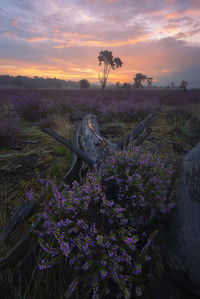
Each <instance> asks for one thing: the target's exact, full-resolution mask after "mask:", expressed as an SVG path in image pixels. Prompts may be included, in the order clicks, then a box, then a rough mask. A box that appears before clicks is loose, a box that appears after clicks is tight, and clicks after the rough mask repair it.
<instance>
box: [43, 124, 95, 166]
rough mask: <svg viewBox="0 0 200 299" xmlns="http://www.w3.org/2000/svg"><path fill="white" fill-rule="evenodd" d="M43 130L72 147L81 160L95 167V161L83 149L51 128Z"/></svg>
mask: <svg viewBox="0 0 200 299" xmlns="http://www.w3.org/2000/svg"><path fill="white" fill-rule="evenodd" d="M42 131H43V132H45V133H47V134H49V135H50V136H51V137H53V138H55V139H56V140H57V141H59V142H61V143H62V144H64V145H65V146H66V147H68V148H70V150H71V151H72V152H74V153H75V154H76V155H77V156H78V157H79V158H80V159H81V160H83V162H85V163H86V164H87V165H88V166H89V167H90V168H91V169H92V168H93V166H94V161H93V160H92V159H90V157H88V155H86V154H85V153H84V152H83V151H82V150H80V149H78V148H75V147H74V146H73V144H72V143H71V142H70V141H69V140H67V139H65V138H63V137H62V136H60V135H59V134H57V133H56V132H55V131H54V130H52V129H50V128H44V129H42Z"/></svg>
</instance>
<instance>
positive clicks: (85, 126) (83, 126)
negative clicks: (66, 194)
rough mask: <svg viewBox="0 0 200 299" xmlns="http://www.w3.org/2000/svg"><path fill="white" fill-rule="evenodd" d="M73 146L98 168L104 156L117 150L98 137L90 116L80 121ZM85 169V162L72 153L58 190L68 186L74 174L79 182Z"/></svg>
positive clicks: (93, 121) (86, 166) (96, 126)
mask: <svg viewBox="0 0 200 299" xmlns="http://www.w3.org/2000/svg"><path fill="white" fill-rule="evenodd" d="M73 146H74V148H76V149H78V150H79V151H83V152H84V153H85V155H87V156H88V157H89V158H90V159H91V160H92V161H93V163H94V164H97V167H98V166H100V164H101V161H102V159H103V157H104V156H105V155H107V154H109V153H111V152H113V150H116V149H117V147H116V145H115V144H113V143H111V142H109V141H108V140H107V139H106V138H104V137H102V136H101V135H100V132H99V127H98V124H97V121H96V116H94V115H92V114H87V115H85V117H84V118H83V120H82V121H81V123H80V125H79V127H78V130H77V132H76V135H75V138H74V144H73ZM79 158H80V156H79ZM80 162H81V163H80ZM87 169H88V163H87V161H85V160H82V161H80V160H79V159H77V158H76V155H75V153H74V155H73V159H72V164H71V167H70V169H69V171H68V172H67V173H66V174H65V176H64V178H63V180H62V182H61V184H60V187H59V190H60V191H61V190H62V188H63V184H64V183H68V184H69V183H71V182H72V176H73V177H74V174H76V175H77V176H76V179H77V180H81V178H82V177H83V176H84V173H85V172H86V171H87Z"/></svg>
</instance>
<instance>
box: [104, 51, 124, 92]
mask: <svg viewBox="0 0 200 299" xmlns="http://www.w3.org/2000/svg"><path fill="white" fill-rule="evenodd" d="M98 60H99V65H100V66H101V64H102V63H103V73H102V74H101V75H100V74H98V76H99V81H100V83H101V87H102V89H103V90H104V89H105V87H106V81H107V79H108V75H109V73H110V70H111V68H112V69H113V70H114V69H117V68H118V67H121V66H122V64H123V62H122V61H121V59H120V58H119V57H115V58H114V57H113V55H112V52H110V51H108V50H105V51H101V52H100V53H99V56H98Z"/></svg>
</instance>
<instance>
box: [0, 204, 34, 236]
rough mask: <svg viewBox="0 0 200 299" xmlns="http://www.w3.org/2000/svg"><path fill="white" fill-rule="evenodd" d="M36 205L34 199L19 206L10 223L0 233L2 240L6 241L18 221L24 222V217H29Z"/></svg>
mask: <svg viewBox="0 0 200 299" xmlns="http://www.w3.org/2000/svg"><path fill="white" fill-rule="evenodd" d="M34 206H35V202H34V201H30V202H27V203H25V204H23V205H21V206H19V207H17V209H16V211H15V213H14V214H13V215H12V217H11V219H10V221H9V223H8V225H7V226H6V228H5V229H4V230H3V231H2V233H1V234H0V240H1V241H4V240H5V239H6V237H7V236H8V235H9V234H10V233H11V232H12V230H13V229H14V228H15V226H16V225H17V223H22V222H23V221H24V218H25V217H27V216H28V215H29V214H30V212H31V211H32V209H33V207H34Z"/></svg>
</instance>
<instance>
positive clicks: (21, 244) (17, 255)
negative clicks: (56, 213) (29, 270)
mask: <svg viewBox="0 0 200 299" xmlns="http://www.w3.org/2000/svg"><path fill="white" fill-rule="evenodd" d="M41 219H42V215H38V217H37V219H36V221H35V223H33V224H32V226H31V228H30V229H29V230H28V231H27V233H26V234H25V235H24V236H23V237H22V238H21V239H20V240H19V241H18V242H17V243H16V244H15V245H14V246H13V247H12V248H11V249H10V250H9V252H8V253H7V254H6V256H4V257H2V258H0V271H4V270H5V269H7V268H9V267H12V266H13V265H16V264H17V263H18V262H20V261H21V260H23V259H24V258H26V256H27V254H29V250H31V249H30V244H29V242H30V240H31V238H32V236H33V234H32V233H33V231H34V230H35V228H36V227H37V226H38V224H39V223H40V221H41ZM27 251H28V252H27Z"/></svg>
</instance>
